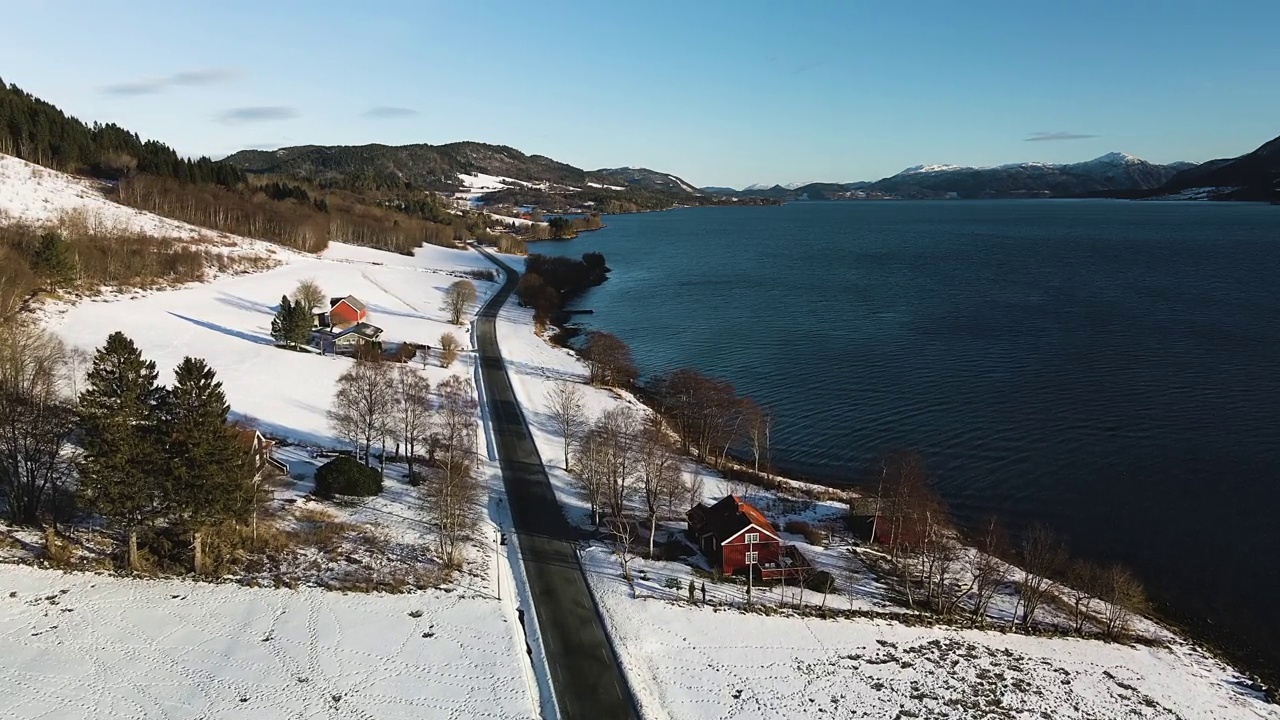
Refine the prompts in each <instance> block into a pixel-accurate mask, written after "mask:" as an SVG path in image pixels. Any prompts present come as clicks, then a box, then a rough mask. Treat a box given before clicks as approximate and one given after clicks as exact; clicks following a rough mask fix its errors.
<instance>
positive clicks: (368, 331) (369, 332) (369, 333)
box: [343, 307, 382, 340]
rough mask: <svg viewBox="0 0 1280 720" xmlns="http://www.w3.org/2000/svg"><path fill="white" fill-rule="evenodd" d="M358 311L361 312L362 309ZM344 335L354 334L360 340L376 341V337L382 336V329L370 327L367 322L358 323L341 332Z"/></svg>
mask: <svg viewBox="0 0 1280 720" xmlns="http://www.w3.org/2000/svg"><path fill="white" fill-rule="evenodd" d="M360 309H362V310H363V309H364V308H363V307H362V308H360ZM346 333H355V334H357V335H359V336H360V337H362V338H368V339H369V340H377V339H378V336H379V335H381V334H382V328H380V327H378V326H377V325H371V324H369V323H367V322H358V323H356V324H355V325H352V326H351V327H349V328H347V329H346V330H344V331H343V334H344V335H345V334H346Z"/></svg>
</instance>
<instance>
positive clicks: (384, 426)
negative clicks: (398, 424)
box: [329, 360, 396, 466]
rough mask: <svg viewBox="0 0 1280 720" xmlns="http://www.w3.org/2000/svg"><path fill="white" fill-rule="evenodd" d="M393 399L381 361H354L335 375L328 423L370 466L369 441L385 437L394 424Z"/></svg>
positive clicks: (370, 442)
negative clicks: (335, 379) (336, 381)
mask: <svg viewBox="0 0 1280 720" xmlns="http://www.w3.org/2000/svg"><path fill="white" fill-rule="evenodd" d="M395 401H396V398H395V392H394V388H393V387H392V383H391V373H390V371H389V370H388V366H387V365H386V364H385V363H381V362H370V361H363V360H361V361H357V362H356V363H355V365H352V366H351V368H350V369H349V370H347V371H346V372H344V373H343V374H342V376H341V377H339V378H338V391H337V393H336V394H335V395H334V397H333V406H332V407H331V408H330V410H329V425H330V427H332V428H333V430H334V432H336V433H337V434H338V435H339V436H341V437H343V438H346V439H347V441H348V442H350V443H351V444H352V445H353V446H354V447H355V450H356V453H357V455H358V456H360V457H361V458H362V459H363V461H364V464H365V465H370V466H371V465H372V448H373V444H374V443H375V442H377V441H380V440H383V439H384V438H386V437H387V435H388V434H389V430H390V428H391V427H392V425H393V424H394V417H393V411H394V407H395ZM383 452H384V454H385V452H386V448H383Z"/></svg>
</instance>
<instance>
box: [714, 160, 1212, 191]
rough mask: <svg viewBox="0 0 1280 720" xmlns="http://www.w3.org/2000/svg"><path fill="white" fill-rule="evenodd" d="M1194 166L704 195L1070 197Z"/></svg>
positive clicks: (941, 172) (1044, 171)
mask: <svg viewBox="0 0 1280 720" xmlns="http://www.w3.org/2000/svg"><path fill="white" fill-rule="evenodd" d="M1194 167H1196V165H1195V164H1194V163H1187V162H1179V163H1170V164H1168V165H1158V164H1155V163H1149V162H1147V161H1145V160H1142V159H1140V158H1136V157H1134V156H1132V155H1129V154H1126V153H1122V152H1114V153H1108V154H1106V155H1103V156H1101V157H1097V158H1094V159H1092V160H1086V161H1084V162H1076V163H1044V162H1022V163H1010V164H1007V165H998V166H993V167H969V166H963V165H946V164H925V165H915V166H913V167H909V168H906V169H905V170H903V171H902V172H900V173H898V174H896V175H892V176H890V177H887V178H883V179H881V180H876V181H875V182H852V183H808V184H804V185H798V186H788V185H773V186H770V187H766V186H764V185H752V186H749V187H747V188H744V189H743V190H732V189H728V188H706V190H707V191H708V192H715V193H718V194H727V195H737V196H746V197H752V196H758V197H771V198H777V199H783V200H795V199H801V198H804V199H809V200H820V199H833V198H843V197H868V196H869V197H900V198H936V197H960V198H981V197H1075V196H1080V195H1086V194H1089V193H1099V192H1108V191H1117V190H1119V191H1139V190H1150V189H1153V188H1157V187H1160V186H1161V185H1163V184H1164V183H1166V182H1168V181H1169V180H1170V179H1171V178H1173V177H1174V176H1175V175H1177V174H1178V173H1179V172H1181V171H1185V170H1188V169H1191V168H1194Z"/></svg>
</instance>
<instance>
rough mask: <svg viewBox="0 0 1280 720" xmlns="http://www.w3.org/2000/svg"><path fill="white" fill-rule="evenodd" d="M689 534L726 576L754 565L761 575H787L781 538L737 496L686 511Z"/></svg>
mask: <svg viewBox="0 0 1280 720" xmlns="http://www.w3.org/2000/svg"><path fill="white" fill-rule="evenodd" d="M686 517H688V519H689V534H690V535H691V536H692V537H693V538H694V539H696V540H697V541H698V547H700V548H701V549H702V554H703V555H706V557H707V560H708V561H709V562H710V563H711V565H712V566H713V567H719V568H720V571H721V572H723V573H724V574H725V575H737V574H746V572H747V568H748V567H750V566H751V565H756V566H758V567H757V572H758V573H759V576H760V577H765V578H771V577H782V576H783V575H786V574H787V570H786V567H785V566H784V563H783V557H784V553H783V550H782V538H781V537H779V536H778V531H777V530H774V529H773V525H772V524H770V523H769V521H768V520H766V519H765V517H764V515H762V514H761V513H760V511H759V510H757V509H755V508H754V507H752V506H751V504H749V503H746V502H743V501H742V500H741V499H740V498H738V496H736V495H728V496H726V497H725V498H724V499H723V500H721V501H720V502H717V503H715V504H714V505H707V504H706V503H702V504H700V505H698V506H696V507H694V508H693V509H692V510H690V511H689V512H688V513H686Z"/></svg>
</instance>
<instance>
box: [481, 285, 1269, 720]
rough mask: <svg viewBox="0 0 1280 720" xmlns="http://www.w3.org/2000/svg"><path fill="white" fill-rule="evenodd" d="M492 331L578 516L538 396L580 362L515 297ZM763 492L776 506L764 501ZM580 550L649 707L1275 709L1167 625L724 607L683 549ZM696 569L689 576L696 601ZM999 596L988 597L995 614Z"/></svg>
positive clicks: (947, 714)
mask: <svg viewBox="0 0 1280 720" xmlns="http://www.w3.org/2000/svg"><path fill="white" fill-rule="evenodd" d="M498 337H499V343H500V344H501V346H502V350H503V355H504V357H505V359H506V361H507V366H508V372H509V373H510V375H511V379H512V384H513V386H514V387H515V390H516V393H517V396H518V398H519V400H520V402H521V404H522V405H523V406H524V409H525V414H526V417H527V418H528V420H529V423H530V426H531V430H532V432H533V435H534V439H535V441H536V442H537V444H538V448H539V451H540V453H541V454H542V457H543V459H544V461H545V462H546V464H547V470H548V474H549V476H550V477H551V479H552V483H553V485H554V486H555V490H556V493H557V497H558V498H559V499H560V501H561V504H562V506H563V508H564V511H565V513H566V515H567V516H568V517H569V519H570V521H571V522H575V523H577V524H579V525H584V526H585V525H587V524H588V522H587V521H588V515H589V508H588V505H587V503H586V502H585V499H584V498H583V497H582V496H581V494H580V493H579V492H578V491H577V490H576V489H575V488H574V486H573V483H572V480H571V479H570V477H569V476H568V474H567V473H566V472H565V470H564V468H563V467H561V465H562V464H563V459H562V454H563V449H562V443H561V438H560V437H559V436H558V434H557V433H556V431H555V428H554V426H553V424H552V422H551V419H550V416H549V414H548V412H547V405H548V403H547V398H546V393H547V391H548V389H549V388H550V387H552V385H553V383H555V382H557V381H570V382H582V381H583V380H584V379H585V377H586V371H585V367H584V366H583V365H582V363H581V362H580V360H579V359H578V358H577V357H576V356H575V355H574V354H573V353H571V352H569V351H567V350H565V349H562V348H558V347H554V346H551V345H550V344H548V343H546V342H545V341H544V340H543V339H541V338H539V337H537V336H536V335H535V334H534V333H533V330H532V318H531V313H530V311H528V310H525V309H521V308H519V307H517V306H515V304H514V302H513V303H509V304H508V305H507V307H506V308H504V309H503V311H502V313H501V314H500V317H499V324H498ZM583 392H584V396H585V400H586V404H587V407H588V414H589V415H591V416H593V417H594V416H598V415H599V414H600V413H601V412H603V411H604V410H605V409H607V408H610V407H614V406H618V405H630V406H632V407H634V408H635V409H637V410H640V411H643V409H642V406H641V405H640V403H639V402H638V401H636V400H635V398H633V397H630V396H629V395H627V394H625V393H618V392H615V391H609V390H602V389H598V388H590V387H586V386H584V387H583ZM688 471H689V472H692V473H696V474H698V475H699V476H700V480H701V482H702V484H703V495H704V498H708V499H715V498H719V497H721V496H723V495H724V494H726V492H728V491H730V490H733V491H742V490H744V489H743V488H731V487H729V486H727V484H725V483H724V482H723V481H721V480H719V479H717V478H716V477H715V476H714V474H712V473H708V472H706V471H705V470H699V469H697V468H696V467H692V466H691V467H689V468H688ZM747 492H749V493H750V496H749V499H750V501H751V502H753V503H755V504H758V505H760V506H761V507H762V509H765V512H766V514H767V515H770V516H772V517H774V518H779V517H788V516H789V515H790V514H789V513H788V512H787V507H786V501H785V500H784V499H781V498H776V497H774V496H773V495H772V494H771V493H768V492H766V491H762V490H758V489H752V490H747ZM774 502H777V503H779V506H778V507H775V508H769V507H768V506H769V505H770V503H774ZM822 506H823V503H817V504H809V506H808V508H807V509H806V510H804V513H808V514H810V515H814V514H816V515H818V516H822V515H823V513H824V511H823V509H822ZM770 510H773V512H770ZM814 519H821V518H820V517H817V518H814ZM784 536H785V537H786V538H787V540H788V541H789V542H795V543H797V544H800V543H802V542H803V539H802V538H799V537H797V536H791V535H784ZM801 547H802V549H803V550H804V551H805V553H806V555H809V556H810V557H813V558H816V562H817V564H819V565H824V564H827V566H828V567H830V568H831V569H832V570H833V571H834V570H837V569H838V568H836V567H832V566H831V565H830V564H828V563H831V562H833V561H834V559H835V558H837V557H839V556H840V555H841V554H844V555H846V556H847V555H848V553H847V551H846V550H845V549H844V548H827V549H822V548H818V547H815V546H807V545H802V546H801ZM581 557H582V562H583V566H584V569H585V571H586V573H587V577H588V581H589V583H590V585H591V587H592V590H593V592H594V593H595V595H596V598H597V601H598V604H599V607H600V608H601V610H602V613H603V615H604V617H605V620H606V626H607V628H608V631H609V633H610V635H611V637H612V638H613V640H614V642H615V645H616V646H617V648H618V651H619V655H620V660H621V662H622V664H623V667H624V670H625V672H626V674H627V677H628V681H629V683H630V685H631V686H632V688H633V690H634V692H635V694H636V695H637V700H638V702H639V703H640V706H641V709H642V710H643V712H644V714H645V716H646V717H647V718H650V720H654V719H656V718H673V719H679V720H700V719H701V718H779V719H781V718H787V719H790V718H810V717H815V716H831V717H849V718H852V717H938V718H957V719H959V718H969V717H976V716H989V717H1062V718H1096V717H1121V716H1125V717H1139V718H1174V717H1180V718H1206V719H1208V718H1280V708H1277V707H1276V706H1273V705H1268V704H1266V703H1265V702H1264V701H1263V700H1262V699H1261V698H1260V697H1259V696H1258V695H1257V694H1256V693H1254V692H1252V691H1250V690H1248V689H1246V688H1245V687H1244V686H1243V685H1242V684H1241V681H1242V677H1241V676H1240V675H1239V673H1236V672H1235V671H1234V670H1233V669H1231V668H1229V667H1227V666H1226V665H1224V664H1223V663H1221V662H1220V661H1218V660H1216V659H1213V658H1210V657H1208V656H1206V655H1204V654H1203V653H1201V652H1200V651H1198V650H1196V649H1194V648H1193V647H1191V646H1190V645H1188V644H1186V643H1184V642H1181V641H1179V640H1177V639H1176V638H1170V640H1171V642H1170V644H1169V645H1168V647H1163V648H1152V647H1144V646H1139V647H1131V646H1126V645H1119V644H1111V643H1104V642H1101V641H1097V640H1081V639H1073V638H1048V637H1028V636H1025V635H1011V634H1005V633H999V632H992V631H979V630H961V629H956V628H947V627H921V626H917V625H913V624H908V623H899V622H894V621H888V620H883V619H866V618H861V619H847V618H846V619H823V618H816V617H799V616H796V615H794V614H789V613H785V612H784V613H783V614H781V615H769V616H766V615H760V614H752V613H743V612H741V611H738V610H734V609H729V608H727V607H726V606H728V605H735V606H739V607H740V606H741V604H742V599H743V592H742V591H743V588H742V587H741V586H739V585H734V584H729V583H723V584H720V583H716V584H713V583H711V582H707V583H706V585H705V587H706V588H707V591H708V594H707V599H708V600H709V601H710V603H709V604H708V605H702V604H701V602H698V603H694V604H691V603H689V602H688V601H687V599H685V598H687V595H686V589H687V587H688V582H689V580H691V579H693V577H694V574H693V572H692V569H691V568H690V567H689V565H688V564H686V563H678V562H663V561H654V562H650V561H646V560H642V559H641V560H633V561H632V566H631V570H632V573H633V575H634V576H635V578H636V580H635V582H634V583H631V584H629V583H627V582H626V581H624V580H623V579H622V571H621V567H620V564H619V559H618V557H617V556H616V555H615V554H614V553H613V552H612V551H611V549H610V548H608V547H607V546H605V545H603V544H593V545H591V546H589V547H586V548H584V549H583V552H582V556H581ZM841 575H844V576H845V577H844V578H842V579H841V582H842V586H841V589H840V591H839V592H838V593H832V594H831V595H830V596H829V597H826V598H823V597H822V596H820V595H818V594H816V593H812V592H810V593H808V602H809V603H811V604H812V603H820V602H824V601H825V602H826V607H828V608H833V609H842V608H844V609H851V610H861V611H872V612H878V613H885V612H899V613H902V612H905V611H903V610H902V609H900V608H897V607H896V606H893V605H892V604H890V603H888V602H886V601H884V600H883V595H884V588H883V587H882V586H880V584H879V582H878V581H877V580H876V579H875V577H874V576H873V575H871V574H870V573H854V574H852V576H851V577H850V575H849V573H848V572H847V570H846V571H845V572H841V573H838V575H837V576H838V577H840V576H841ZM669 578H670V579H671V580H672V582H671V585H668V584H667V581H668V579H669ZM677 582H678V583H679V588H677V587H675V585H676V583H677ZM701 583H702V579H699V585H700V586H699V587H698V588H697V592H696V597H697V599H698V600H699V601H701V598H702V595H701V590H702V587H703V586H701ZM784 592H785V593H786V594H787V597H786V600H785V603H784V601H783V593H784ZM755 600H756V603H757V604H761V605H774V606H776V605H779V604H787V605H794V604H795V603H796V602H797V600H798V598H797V590H796V588H786V589H781V588H774V589H772V590H766V591H762V590H760V589H757V591H756V594H755ZM1009 602H1011V600H1010V599H1007V598H997V600H996V602H995V603H993V609H994V611H995V613H996V614H997V615H998V614H999V613H1000V612H1001V611H1002V609H1003V605H1004V604H1007V603H1009ZM1144 630H1145V629H1144ZM1154 632H1159V631H1154Z"/></svg>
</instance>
